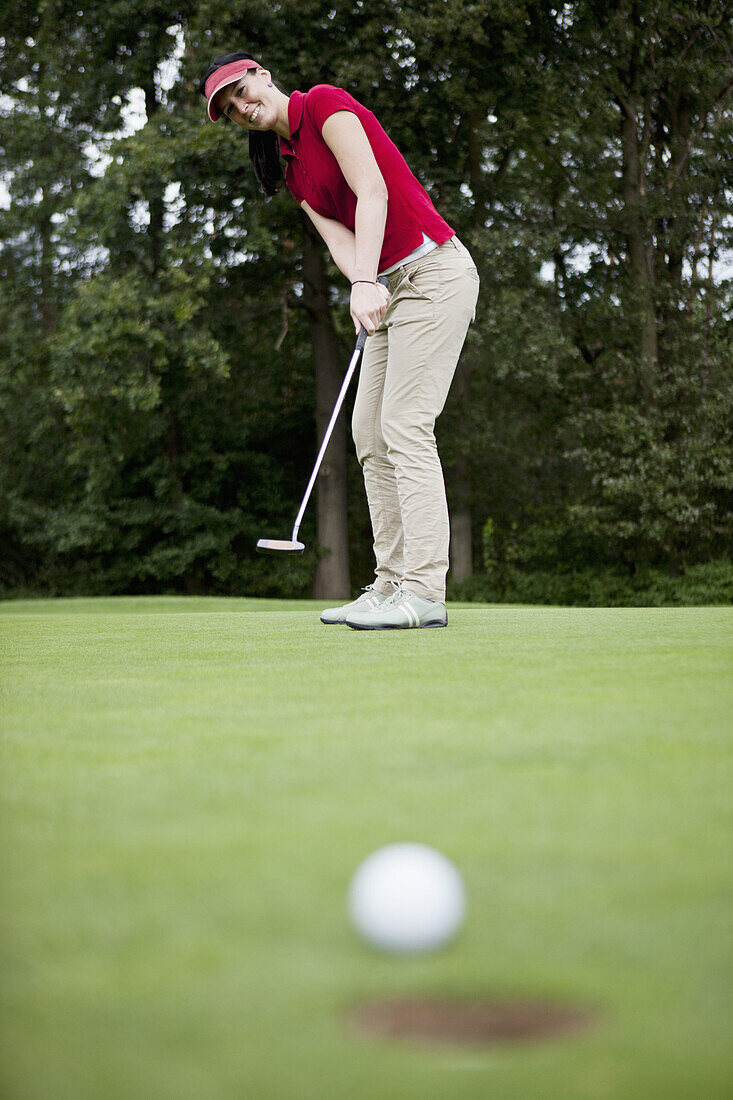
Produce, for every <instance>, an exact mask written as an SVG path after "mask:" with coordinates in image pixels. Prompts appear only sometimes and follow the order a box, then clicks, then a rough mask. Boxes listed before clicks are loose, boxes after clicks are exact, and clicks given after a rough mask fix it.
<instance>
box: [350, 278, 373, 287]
mask: <svg viewBox="0 0 733 1100" xmlns="http://www.w3.org/2000/svg"><path fill="white" fill-rule="evenodd" d="M357 283H369V285H370V286H376V285H377V280H376V279H354V281H353V283H352V284H351V285H352V286H356V284H357Z"/></svg>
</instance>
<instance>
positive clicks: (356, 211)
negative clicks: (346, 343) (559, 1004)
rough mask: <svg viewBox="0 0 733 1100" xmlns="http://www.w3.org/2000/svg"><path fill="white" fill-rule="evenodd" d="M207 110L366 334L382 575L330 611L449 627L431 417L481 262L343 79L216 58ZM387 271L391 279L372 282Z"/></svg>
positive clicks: (365, 410)
mask: <svg viewBox="0 0 733 1100" xmlns="http://www.w3.org/2000/svg"><path fill="white" fill-rule="evenodd" d="M201 91H202V93H203V95H204V97H205V98H206V101H207V107H208V114H209V118H210V119H211V120H212V122H216V120H217V119H218V118H219V116H220V115H224V116H225V117H226V118H229V119H231V120H232V121H233V122H236V123H237V125H238V126H241V127H242V129H243V130H247V131H248V133H249V152H250V157H251V159H252V161H253V164H254V170H255V175H256V176H257V179H258V180H259V182H260V184H261V186H262V189H263V190H264V192H265V193H266V194H268V195H273V194H275V192H276V191H277V190H278V187H279V185H280V182H281V180H282V178H283V174H282V168H281V161H280V157H283V158H284V160H285V164H286V168H285V186H286V187H287V189H288V190H289V191H290V193H291V194H292V195H293V196H294V197H295V199H296V200H297V201H298V202H299V203H300V205H301V207H302V208H303V210H305V212H306V214H307V215H308V217H309V218H310V219H311V221H312V222H313V224H314V225H315V227H316V229H317V230H318V232H319V233H320V235H321V236H322V237H323V240H324V241H325V243H326V245H327V247H328V250H329V252H330V253H331V255H332V257H333V259H334V262H335V263H336V265H337V267H338V268H339V269H340V270H341V271H342V272H343V274H344V275H345V276H346V278H347V279H348V280H349V282H350V283H351V301H350V311H351V317H352V319H353V321H354V328H355V330H356V331H357V332H358V331H359V330H360V328H361V326H362V325H363V326H364V328H365V329H366V330H367V332H368V333H369V336H370V339H368V340H367V343H366V348H365V350H364V355H363V359H362V364H361V372H360V379H359V387H358V391H357V394H356V400H355V404H354V417H353V424H352V427H353V435H354V443H355V445H356V453H357V457H358V459H359V462H360V463H361V466H362V468H363V470H364V483H365V486H366V493H367V499H368V501H369V513H370V516H371V521H372V529H373V532H374V552H375V555H376V576H375V580H374V582H373V584H370V585H368V586H367V588H366V589H364V591H363V593H362V595H361V596H359V598H358V599H357V600H355V601H354V602H353V603H350V604H346V605H345V606H344V607H338V608H331V609H329V610H327V611H324V612H323V613H322V615H321V620H322V621H323V622H324V623H329V624H330V623H347V624H348V625H349V626H351V627H354V628H356V629H360V630H384V629H389V628H401V627H428V626H445V625H446V624H447V622H448V616H447V612H446V607H445V578H446V574H447V572H448V543H449V537H450V531H449V522H448V507H447V504H446V499H445V486H444V484H443V471H442V468H441V465H440V459H439V458H438V451H437V447H436V444H435V434H434V427H435V420H436V418H437V416H438V415H439V414H440V412H441V411H442V409H443V405H444V404H445V399H446V397H447V395H448V390H449V389H450V385H451V381H452V379H453V375H454V373H455V369H456V364H457V362H458V356H459V354H460V351H461V348H462V347H463V342H464V340H465V337H466V332H467V330H468V326H469V324H470V323H471V321H472V319H473V316H474V312H475V308H476V299H477V297H478V287H479V283H478V273H477V271H476V267H475V265H474V263H473V260H472V259H471V256H470V255H469V253H468V251H467V250H466V249H465V248H464V246H463V245H462V244H461V242H460V241H459V240H458V238H457V237H456V236H455V234H454V232H453V230H452V229H451V227H450V226H449V225H448V224H447V223H446V222H445V221H444V220H443V218H441V216H440V214H439V213H438V212H437V210H436V209H435V207H434V206H433V204H432V202H431V201H430V198H429V197H428V194H427V192H426V191H425V190H424V188H423V187H422V186H421V185H420V183H418V181H417V179H416V178H415V176H414V175H413V174H412V172H411V171H410V169H409V168H408V166H407V164H406V162H405V160H404V158H403V157H402V155H401V153H400V152H399V150H398V149H397V147H396V146H395V145H394V143H393V142H392V141H391V140H390V139H389V138H388V137H387V134H386V133H385V131H384V130H383V129H382V127H381V125H380V124H379V122H378V121H377V119H376V118H375V116H374V115H373V114H372V113H371V111H368V110H367V109H366V108H365V107H363V106H362V105H361V103H359V102H358V101H357V100H356V99H354V98H353V96H351V95H349V93H348V92H346V91H344V90H343V89H341V88H335V87H332V86H331V85H329V84H319V85H317V86H316V87H314V88H311V90H310V91H309V92H293V93H292V94H291V95H290V96H287V95H285V94H284V93H283V92H282V91H280V90H279V89H278V88H277V87H276V86H275V85H274V84H273V82H272V76H271V74H270V72H269V71H268V70H267V69H265V68H264V67H263V66H262V65H260V64H259V63H258V62H257V61H255V60H254V59H253V58H252V57H251V56H250V55H249V54H246V53H233V54H225V55H223V56H221V57H217V58H215V60H214V62H213V64H212V65H211V66H210V67H209V70H208V72H207V74H206V76H205V78H204V80H203V82H202V84H201ZM378 275H386V276H387V277H388V278H389V291H387V288H386V287H384V286H383V285H382V284H380V283H378V282H377V276H378Z"/></svg>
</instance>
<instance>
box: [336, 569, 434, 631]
mask: <svg viewBox="0 0 733 1100" xmlns="http://www.w3.org/2000/svg"><path fill="white" fill-rule="evenodd" d="M392 583H393V584H394V581H393V582H392ZM394 588H395V591H394V592H393V593H392V595H391V596H389V597H388V598H387V599H385V600H384V602H383V603H381V604H380V605H379V607H375V608H373V609H372V610H367V609H364V610H363V611H362V610H358V611H350V612H349V613H348V615H347V616H346V625H347V626H350V627H352V628H353V629H354V630H408V629H410V628H414V627H423V626H447V625H448V612H447V610H446V606H445V604H444V603H439V602H437V601H434V600H424V599H423V598H422V596H416V595H415V593H414V592H405V590H404V588H402V586H401V585H398V584H395V585H394Z"/></svg>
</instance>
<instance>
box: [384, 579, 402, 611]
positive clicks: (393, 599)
mask: <svg viewBox="0 0 733 1100" xmlns="http://www.w3.org/2000/svg"><path fill="white" fill-rule="evenodd" d="M390 584H391V585H392V587H393V588H394V592H393V593H392V595H391V596H388V597H387V599H386V600H385V601H384V603H383V604H382V605H381V607H380V608H379V610H380V611H381V610H382V609H383V608H385V607H396V606H397V604H398V603H402V601H403V600H404V599H406V598H407V596H408V595H409V593H407V592H405V591H404V590H403V588H402V584H401V583H400V581H390Z"/></svg>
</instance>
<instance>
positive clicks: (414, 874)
mask: <svg viewBox="0 0 733 1100" xmlns="http://www.w3.org/2000/svg"><path fill="white" fill-rule="evenodd" d="M348 905H349V913H350V915H351V919H352V921H353V922H354V924H355V926H356V928H357V930H358V931H359V932H360V933H361V935H362V936H363V937H364V939H366V940H368V941H369V943H371V944H373V945H374V946H375V947H380V948H382V949H383V950H384V951H394V952H399V953H411V952H419V951H432V950H434V949H435V948H436V947H440V946H442V945H443V944H444V943H447V941H448V940H450V939H452V938H453V936H455V934H456V932H457V931H458V929H459V928H460V927H461V924H462V923H463V918H464V916H465V912H466V893H465V890H464V887H463V879H462V878H461V876H460V874H459V872H458V870H457V869H456V867H455V866H454V865H453V864H452V863H451V861H450V860H449V859H448V858H447V857H446V856H444V855H443V854H442V853H441V852H438V851H436V850H435V848H429V847H428V846H427V845H425V844H388V845H387V847H386V848H379V849H377V851H376V852H372V854H371V855H370V856H367V858H366V859H365V860H364V862H363V863H361V864H360V865H359V867H358V868H357V869H356V872H355V874H354V877H353V878H352V880H351V884H350V886H349V898H348Z"/></svg>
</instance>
